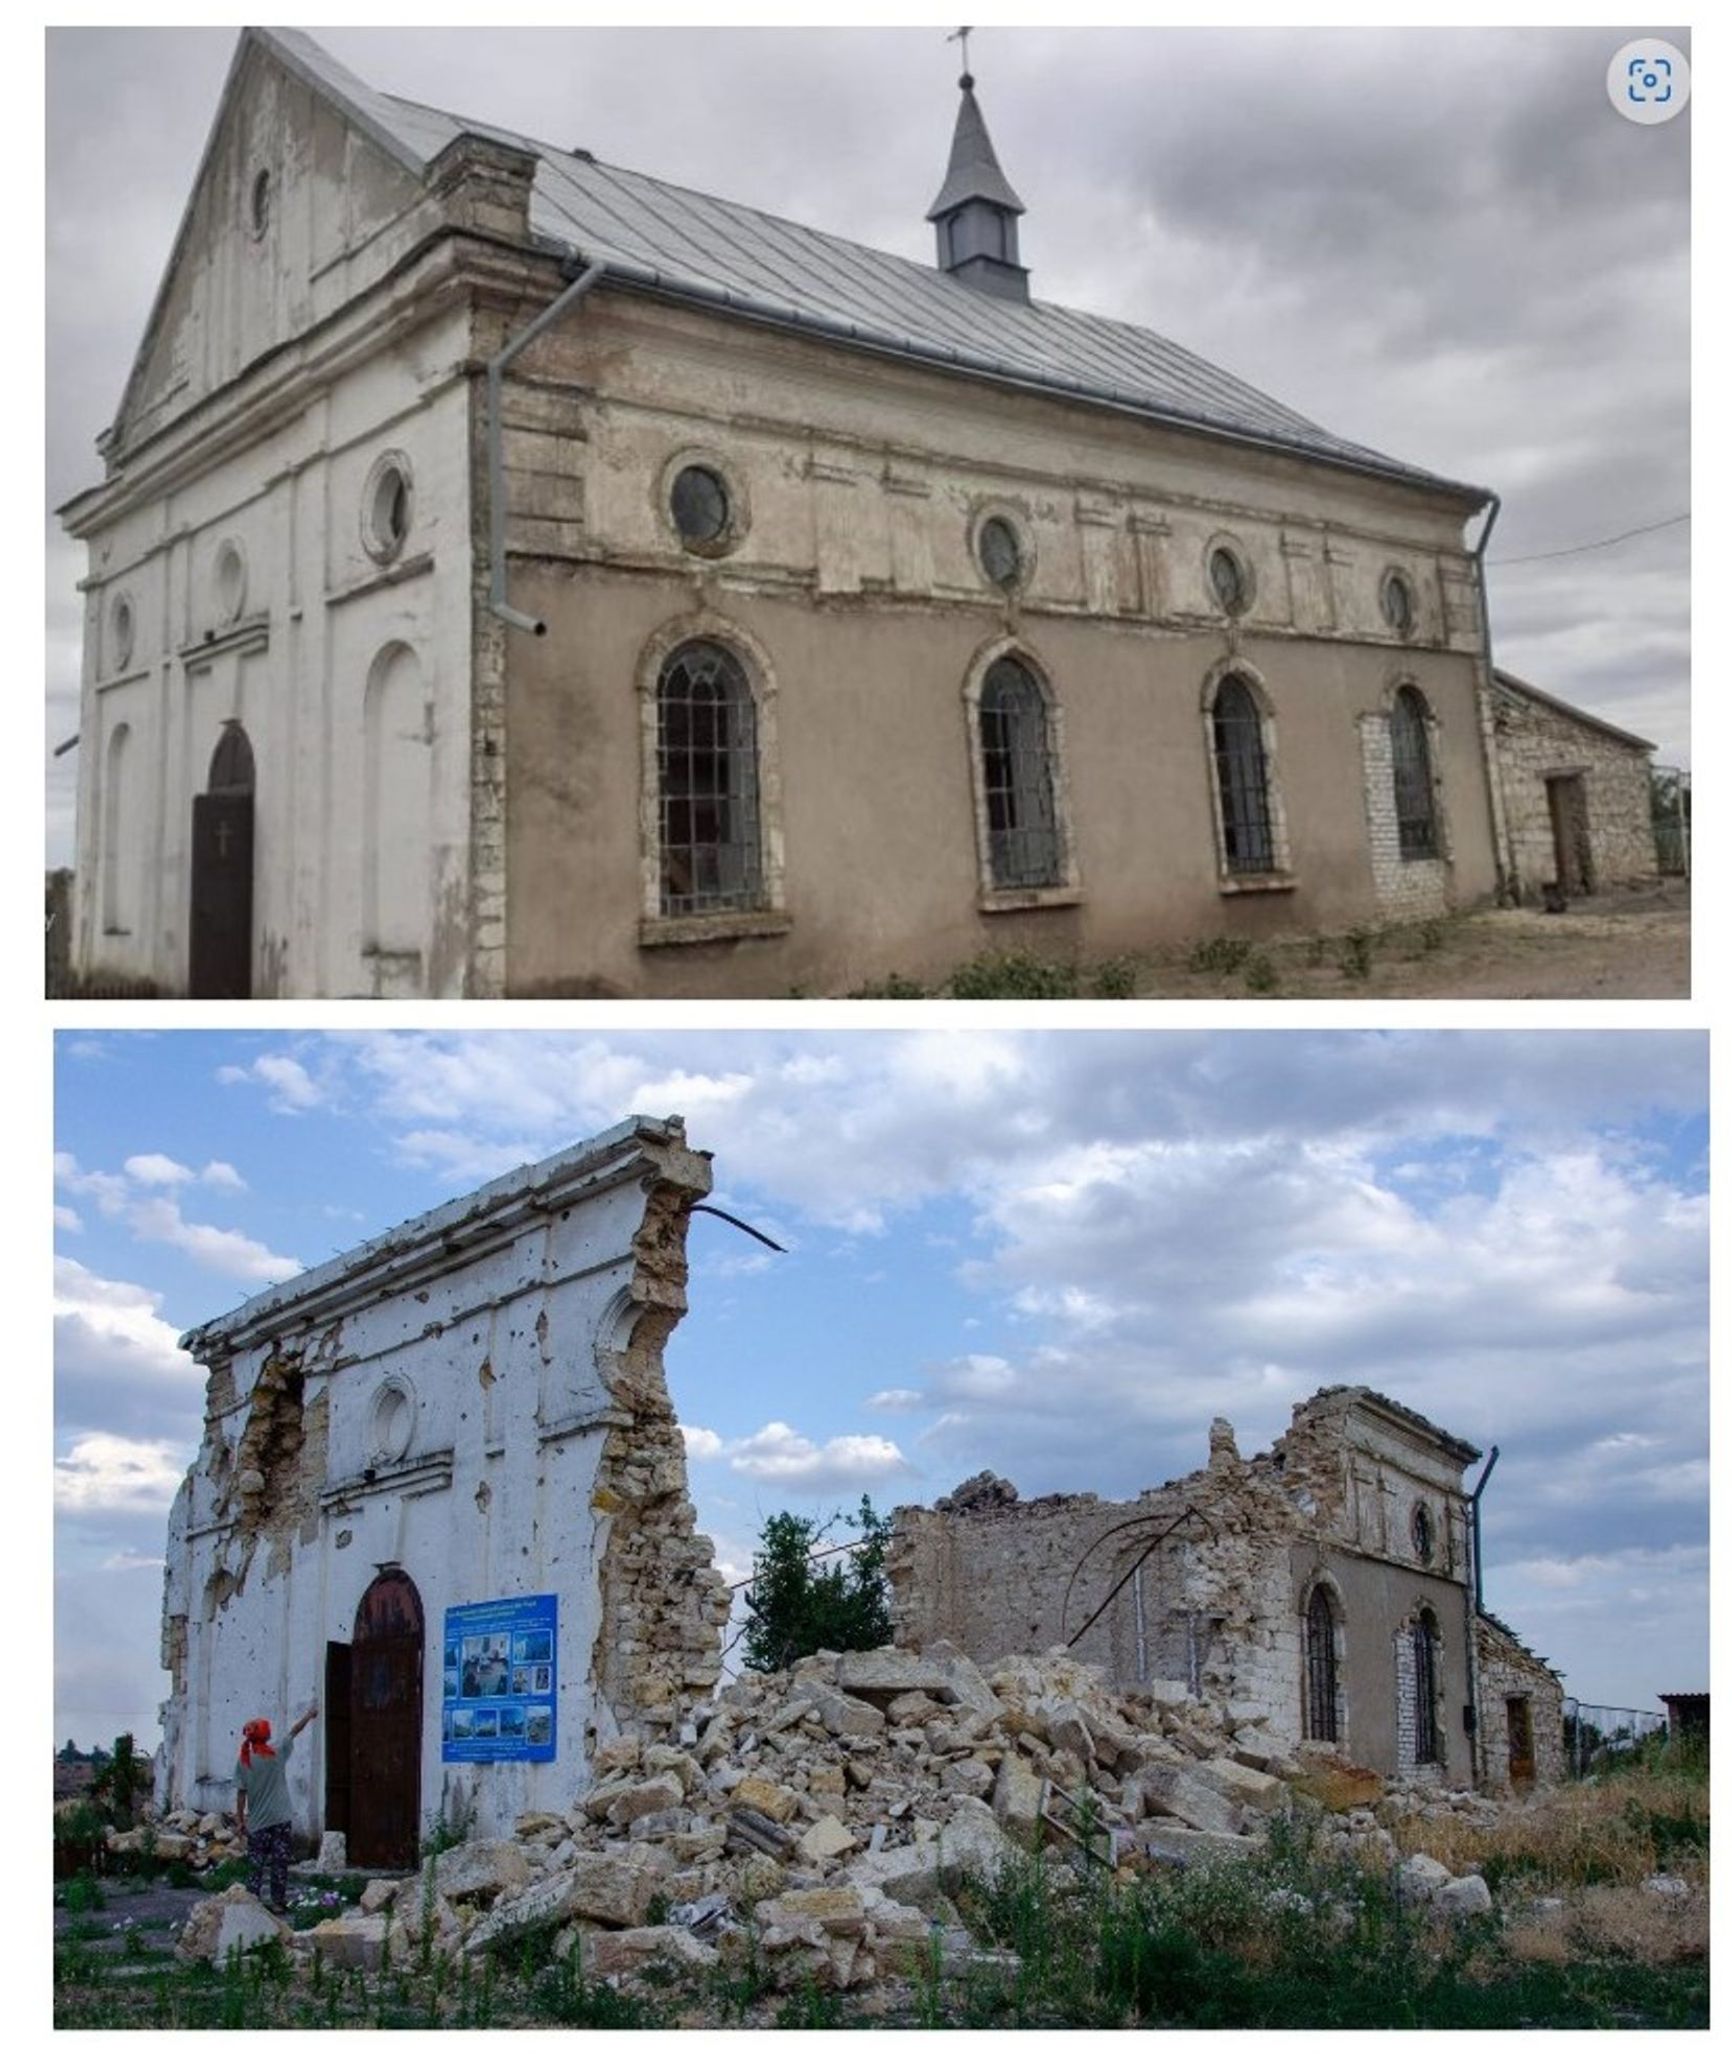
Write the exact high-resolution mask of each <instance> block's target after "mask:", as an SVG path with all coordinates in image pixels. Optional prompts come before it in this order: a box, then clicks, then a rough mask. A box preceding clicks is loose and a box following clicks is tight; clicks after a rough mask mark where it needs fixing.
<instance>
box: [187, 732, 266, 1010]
mask: <svg viewBox="0 0 1732 2060" xmlns="http://www.w3.org/2000/svg"><path fill="white" fill-rule="evenodd" d="M253 784H254V779H253V747H252V745H251V744H250V743H249V742H248V740H247V733H246V731H245V730H244V729H243V728H242V727H241V725H240V724H239V723H238V722H225V723H224V724H223V726H222V733H221V735H220V736H219V737H218V739H217V746H216V749H215V750H214V751H213V752H212V753H211V761H210V770H209V772H208V773H207V775H206V777H205V785H206V787H207V789H208V791H207V792H206V793H203V794H195V795H194V796H193V802H192V915H191V922H190V925H189V928H188V950H187V992H188V994H190V995H191V996H192V997H193V998H194V999H195V1000H197V1001H250V1000H251V999H252V992H253Z"/></svg>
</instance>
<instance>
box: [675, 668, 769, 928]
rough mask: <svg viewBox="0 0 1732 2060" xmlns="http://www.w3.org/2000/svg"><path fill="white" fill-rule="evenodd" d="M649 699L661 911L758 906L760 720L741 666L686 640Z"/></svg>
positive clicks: (695, 911)
mask: <svg viewBox="0 0 1732 2060" xmlns="http://www.w3.org/2000/svg"><path fill="white" fill-rule="evenodd" d="M656 700H657V719H656V772H657V778H658V781H659V792H660V803H661V875H662V881H661V905H662V913H663V914H664V915H670V916H680V915H700V914H705V913H707V912H709V911H711V910H716V909H743V908H756V907H758V906H760V904H761V899H762V884H763V883H762V864H761V858H760V849H759V835H758V723H757V708H756V706H755V704H754V702H753V700H752V690H751V687H750V685H749V684H748V683H747V680H746V675H745V672H744V670H743V669H742V667H741V665H740V662H739V660H738V659H737V658H735V657H734V655H733V654H732V652H730V651H725V650H723V649H722V647H721V646H720V645H719V644H686V645H684V646H683V647H682V648H681V649H680V650H678V651H676V652H674V654H673V656H672V657H671V658H669V660H668V661H667V663H666V664H665V665H664V666H663V667H662V675H661V680H660V682H659V684H658V686H657V689H656Z"/></svg>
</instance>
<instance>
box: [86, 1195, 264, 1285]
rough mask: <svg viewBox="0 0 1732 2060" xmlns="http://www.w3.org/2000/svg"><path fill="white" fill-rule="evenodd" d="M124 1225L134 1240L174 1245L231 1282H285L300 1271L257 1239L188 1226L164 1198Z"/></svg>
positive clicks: (139, 1207)
mask: <svg viewBox="0 0 1732 2060" xmlns="http://www.w3.org/2000/svg"><path fill="white" fill-rule="evenodd" d="M127 1223H128V1225H129V1227H130V1228H131V1230H132V1232H133V1235H134V1236H135V1237H141V1238H144V1239H146V1240H147V1241H148V1242H150V1243H153V1244H165V1245H173V1246H175V1247H176V1249H177V1250H179V1251H183V1252H185V1253H186V1254H187V1256H188V1257H189V1258H192V1259H196V1260H197V1261H198V1262H199V1264H200V1265H201V1266H208V1267H209V1268H210V1269H211V1271H212V1272H213V1273H220V1274H223V1275H225V1276H226V1277H227V1278H228V1279H230V1280H251V1281H277V1280H287V1279H289V1278H290V1276H291V1275H293V1274H296V1273H299V1272H301V1271H302V1270H303V1268H302V1265H301V1262H300V1260H299V1259H290V1258H285V1257H284V1256H283V1255H282V1253H280V1252H273V1251H272V1250H271V1248H270V1247H269V1246H268V1245H264V1244H261V1243H260V1242H259V1240H258V1239H257V1238H253V1237H248V1236H246V1235H245V1233H244V1232H242V1231H238V1230H220V1229H218V1228H217V1226H216V1225H215V1224H214V1223H189V1222H187V1220H186V1219H185V1217H183V1216H182V1215H181V1213H180V1208H179V1205H178V1204H177V1203H175V1202H174V1201H172V1200H171V1199H170V1198H169V1197H167V1196H162V1197H159V1198H158V1199H157V1200H155V1201H149V1202H140V1203H139V1204H137V1206H136V1207H134V1208H133V1209H131V1210H129V1211H128V1214H127Z"/></svg>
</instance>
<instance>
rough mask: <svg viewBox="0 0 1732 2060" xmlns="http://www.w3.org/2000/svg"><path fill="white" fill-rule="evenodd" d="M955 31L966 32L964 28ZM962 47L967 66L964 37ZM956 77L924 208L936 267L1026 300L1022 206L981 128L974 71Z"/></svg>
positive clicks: (1004, 296) (984, 288)
mask: <svg viewBox="0 0 1732 2060" xmlns="http://www.w3.org/2000/svg"><path fill="white" fill-rule="evenodd" d="M959 33H960V34H961V35H963V36H964V37H966V35H967V33H968V32H967V31H966V30H962V31H959ZM952 40H954V39H952ZM962 47H963V62H964V65H965V66H966V64H967V50H968V45H967V42H966V41H964V43H963V46H962ZM956 83H957V85H958V86H959V87H960V88H961V89H962V105H961V106H960V107H959V108H958V109H957V110H956V133H955V135H954V136H952V138H951V141H950V165H949V169H948V170H947V171H946V172H945V174H944V184H943V185H942V186H941V187H940V188H939V189H938V198H937V199H936V200H935V201H934V202H933V203H932V205H931V206H930V207H929V208H928V209H927V210H926V219H927V220H928V221H929V222H931V223H933V224H935V225H936V227H937V231H938V263H939V268H940V269H941V270H942V271H946V272H948V273H949V274H950V275H951V277H952V278H953V279H961V280H964V281H966V283H967V284H968V285H970V286H975V287H978V288H979V289H980V290H981V291H982V292H983V293H991V294H996V295H997V296H998V297H999V299H1001V300H1027V298H1028V273H1027V271H1026V269H1025V268H1024V267H1023V265H1022V264H1021V263H1019V261H1018V258H1017V245H1016V218H1017V216H1018V215H1020V214H1023V213H1026V209H1025V208H1024V207H1023V204H1022V202H1021V201H1020V200H1019V199H1018V198H1017V196H1016V189H1015V187H1013V186H1012V185H1011V183H1010V181H1009V180H1008V179H1007V178H1006V177H1005V176H1004V172H1003V169H1002V167H1001V166H1000V164H999V162H998V153H997V152H996V151H995V150H994V149H993V147H992V138H991V137H990V136H989V135H988V134H987V132H986V117H985V116H984V115H983V114H982V113H981V111H980V103H979V101H977V100H976V99H975V97H974V78H973V75H972V74H971V73H970V72H968V71H967V70H966V69H965V70H964V71H963V74H962V76H961V78H960V79H958V80H957V82H956Z"/></svg>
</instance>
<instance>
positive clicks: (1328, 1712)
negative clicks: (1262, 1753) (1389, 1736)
mask: <svg viewBox="0 0 1732 2060" xmlns="http://www.w3.org/2000/svg"><path fill="white" fill-rule="evenodd" d="M1336 1700H1337V1676H1336V1666H1335V1606H1334V1604H1333V1603H1332V1602H1331V1601H1330V1600H1329V1591H1328V1589H1327V1588H1325V1587H1323V1586H1322V1584H1321V1583H1319V1584H1318V1586H1317V1587H1315V1588H1313V1589H1312V1591H1311V1600H1310V1601H1309V1602H1308V1603H1307V1604H1306V1605H1305V1736H1306V1737H1307V1738H1321V1739H1325V1740H1327V1741H1328V1742H1329V1743H1331V1744H1333V1743H1334V1742H1335V1740H1336V1738H1337V1737H1338V1736H1339V1735H1340V1734H1339V1732H1338V1730H1337V1719H1336Z"/></svg>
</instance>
